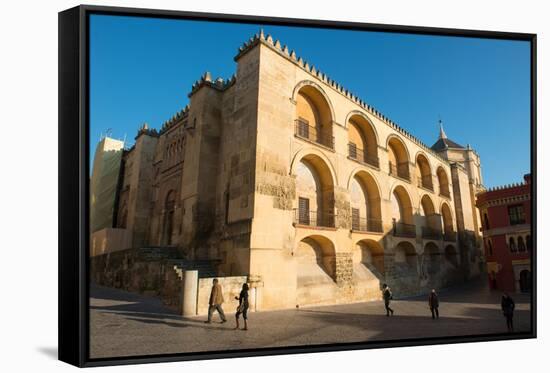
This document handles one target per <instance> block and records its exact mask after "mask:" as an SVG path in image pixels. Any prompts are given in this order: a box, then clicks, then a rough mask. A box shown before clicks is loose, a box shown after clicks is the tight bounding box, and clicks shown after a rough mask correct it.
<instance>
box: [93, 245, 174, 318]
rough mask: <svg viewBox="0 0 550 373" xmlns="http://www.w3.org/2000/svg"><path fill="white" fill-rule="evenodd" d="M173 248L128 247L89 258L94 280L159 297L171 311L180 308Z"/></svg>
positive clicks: (102, 284)
mask: <svg viewBox="0 0 550 373" xmlns="http://www.w3.org/2000/svg"><path fill="white" fill-rule="evenodd" d="M179 258H180V252H179V251H178V250H176V249H169V248H162V249H160V248H153V249H128V250H122V251H116V252H112V253H107V254H103V255H98V256H94V257H92V258H90V278H91V281H93V282H94V283H96V284H98V285H101V286H107V287H113V288H117V289H123V290H126V291H130V292H134V293H140V294H146V295H151V296H157V297H160V298H161V299H162V300H163V302H164V304H166V305H167V306H168V307H170V308H172V309H174V310H177V311H178V310H180V309H181V301H182V298H181V294H182V288H181V286H182V285H181V274H178V273H177V272H176V271H175V270H174V266H175V261H177V260H178V259H179Z"/></svg>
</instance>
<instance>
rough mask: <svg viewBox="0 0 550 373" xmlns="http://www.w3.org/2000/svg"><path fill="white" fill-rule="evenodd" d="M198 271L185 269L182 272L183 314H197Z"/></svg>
mask: <svg viewBox="0 0 550 373" xmlns="http://www.w3.org/2000/svg"><path fill="white" fill-rule="evenodd" d="M198 289H199V271H196V270H195V271H185V272H184V274H183V294H182V295H183V310H182V313H183V316H196V315H197V293H198Z"/></svg>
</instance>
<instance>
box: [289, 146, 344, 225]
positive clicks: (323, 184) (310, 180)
mask: <svg viewBox="0 0 550 373" xmlns="http://www.w3.org/2000/svg"><path fill="white" fill-rule="evenodd" d="M295 173H296V196H297V198H298V200H297V208H296V209H295V222H296V223H298V224H301V225H309V226H319V227H334V223H335V222H334V181H333V179H332V174H331V172H330V169H329V167H328V166H327V164H326V163H325V161H324V160H323V159H321V158H320V157H319V156H317V155H314V154H308V155H306V156H304V157H303V158H302V159H300V161H299V163H298V165H297V166H296V170H295Z"/></svg>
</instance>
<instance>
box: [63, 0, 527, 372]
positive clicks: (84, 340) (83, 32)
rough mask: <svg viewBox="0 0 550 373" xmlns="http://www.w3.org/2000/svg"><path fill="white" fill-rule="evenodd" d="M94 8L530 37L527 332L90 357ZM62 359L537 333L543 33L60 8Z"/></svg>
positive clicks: (192, 356) (161, 358)
mask: <svg viewBox="0 0 550 373" xmlns="http://www.w3.org/2000/svg"><path fill="white" fill-rule="evenodd" d="M92 14H108V15H124V16H128V15H129V16H140V17H155V18H169V19H187V20H203V21H223V22H234V23H264V24H270V25H286V26H305V27H322V28H329V29H346V30H369V31H384V32H396V33H397V32H398V33H410V34H426V35H441V36H461V37H474V38H489V39H506V40H522V41H527V42H529V43H530V45H531V124H530V125H531V128H530V129H531V171H532V183H531V196H532V198H531V214H532V220H531V221H532V238H533V243H534V244H533V254H532V271H533V288H532V289H533V290H532V293H531V294H532V298H531V300H532V303H531V305H532V307H531V320H532V324H531V325H532V329H531V331H530V332H528V333H515V334H489V335H472V336H461V337H444V338H419V339H414V340H411V339H409V340H404V341H387V342H364V343H341V344H333V345H320V346H317V345H316V346H300V347H285V348H265V349H257V350H234V351H230V352H226V351H212V352H205V353H181V354H171V355H148V356H134V357H120V358H108V359H90V358H89V353H88V352H89V315H88V311H89V290H88V283H89V272H90V271H89V263H88V262H89V261H88V250H89V239H88V238H89V235H90V232H89V198H88V196H89V185H88V184H89V178H88V175H89V164H90V162H89V148H90V135H89V100H88V98H89V95H88V88H89V65H88V47H89V28H88V27H89V23H88V20H89V16H90V15H92ZM58 21H59V39H58V43H59V52H58V53H59V55H58V56H59V70H58V74H59V76H58V79H59V100H58V105H59V127H58V130H59V164H58V166H59V247H58V254H59V259H58V260H59V273H58V276H59V277H58V278H59V289H58V290H59V334H58V339H59V360H61V361H64V362H66V363H69V364H72V365H76V366H79V367H93V366H105V365H121V364H136V363H152V362H173V361H185V360H198V359H219V358H232V357H249V356H263V355H283V354H295V353H306V352H307V353H312V352H326V351H340V350H356V349H370V348H388V347H403V346H417V345H436V344H451V343H464V342H483V341H494V340H513V339H525V338H536V335H537V333H536V331H537V314H536V311H537V306H536V305H537V302H536V291H537V281H536V279H537V254H536V252H537V229H536V227H537V222H536V216H537V214H536V199H537V198H536V196H537V194H536V193H537V191H536V185H537V175H536V169H537V168H536V121H537V110H536V109H537V107H536V102H537V100H536V87H537V85H536V82H537V77H536V68H537V66H536V57H537V50H536V49H537V35H536V34H529V33H511V32H496V31H481V30H460V29H449V28H433V27H418V26H400V25H383V24H371V23H357V22H340V21H325V20H310V19H293V18H275V17H260V16H244V15H231V14H214V13H200V12H185V11H172V10H158V9H137V8H121V7H105V6H89V5H81V6H78V7H75V8H71V9H68V10H65V11H62V12H60V13H59V20H58Z"/></svg>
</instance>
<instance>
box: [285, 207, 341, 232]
mask: <svg viewBox="0 0 550 373" xmlns="http://www.w3.org/2000/svg"><path fill="white" fill-rule="evenodd" d="M335 216H336V215H335V214H333V213H330V212H323V211H311V210H301V209H294V224H298V225H307V226H310V227H328V228H334V227H335V225H334V221H335V219H334V218H335Z"/></svg>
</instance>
